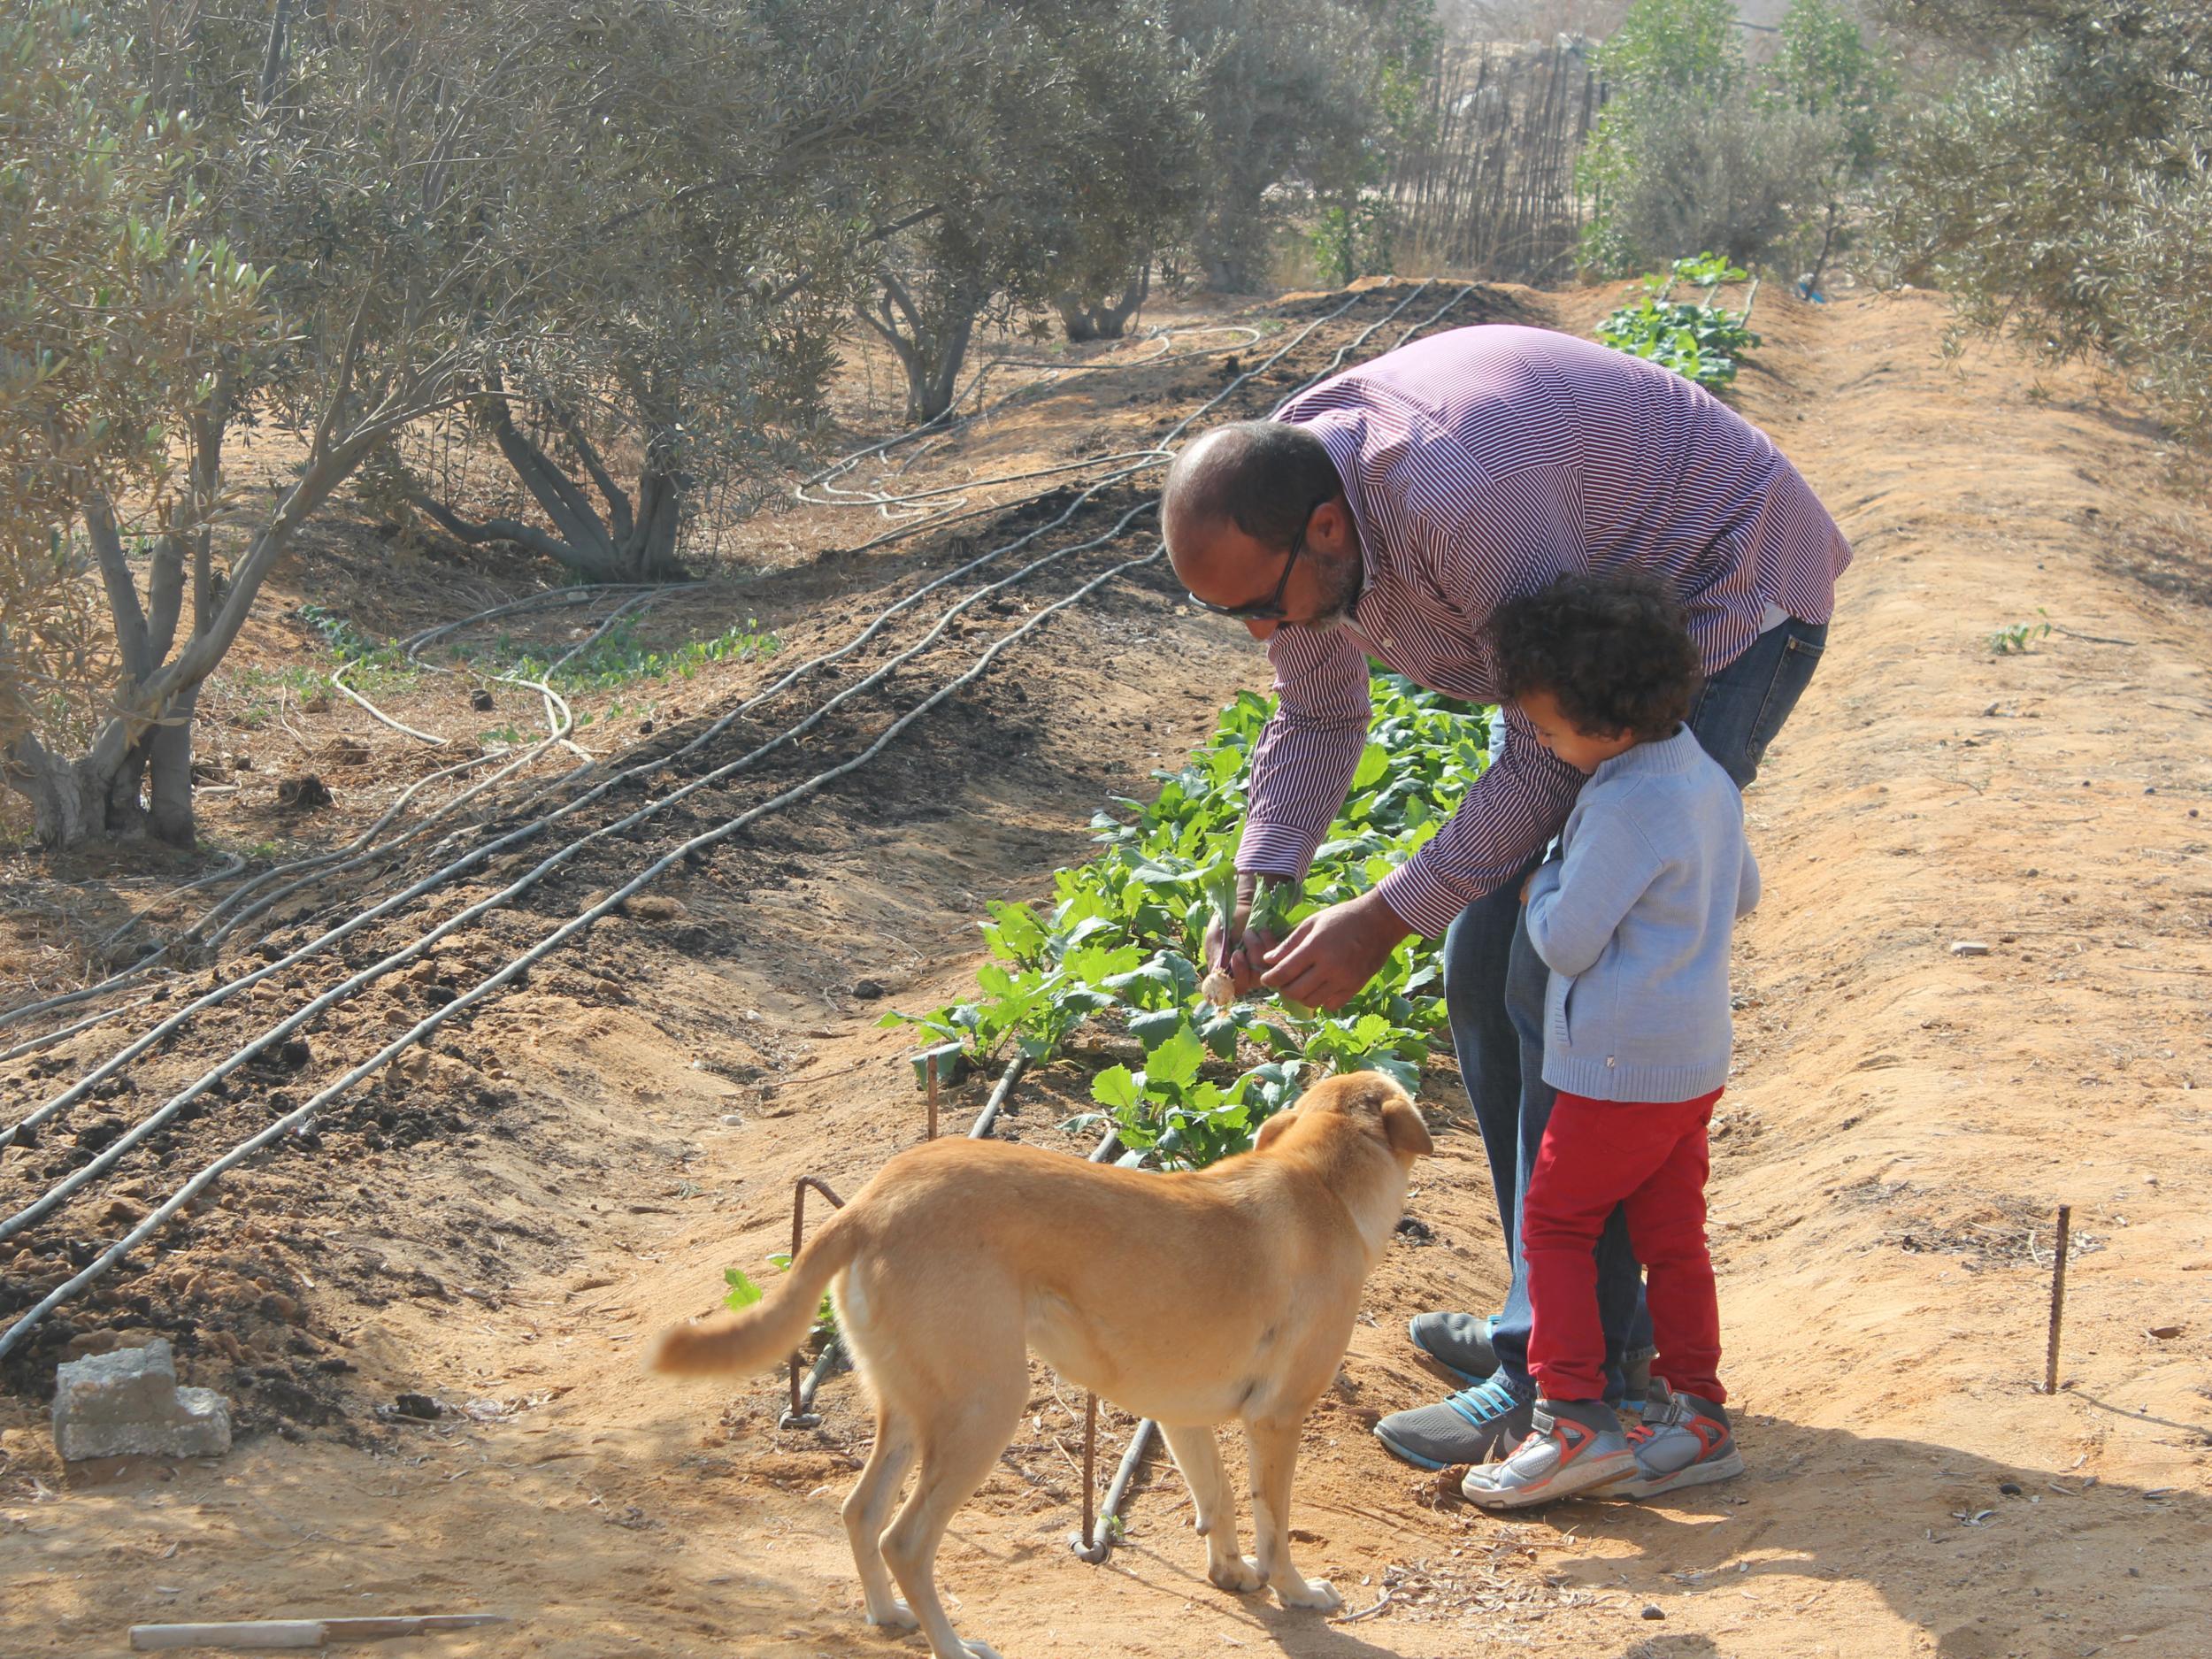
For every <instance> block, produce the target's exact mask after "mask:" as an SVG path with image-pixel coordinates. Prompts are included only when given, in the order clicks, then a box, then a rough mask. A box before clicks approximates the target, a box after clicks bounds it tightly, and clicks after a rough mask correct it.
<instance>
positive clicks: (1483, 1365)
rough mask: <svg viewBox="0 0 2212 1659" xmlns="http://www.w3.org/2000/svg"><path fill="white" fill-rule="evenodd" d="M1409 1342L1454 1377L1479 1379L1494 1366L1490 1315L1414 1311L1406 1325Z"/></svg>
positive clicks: (1494, 1358)
mask: <svg viewBox="0 0 2212 1659" xmlns="http://www.w3.org/2000/svg"><path fill="white" fill-rule="evenodd" d="M1406 1334H1407V1335H1408V1336H1409V1337H1411V1338H1412V1339H1413V1346H1414V1347H1416V1348H1419V1349H1420V1350H1421V1351H1422V1352H1423V1353H1424V1354H1426V1355H1427V1356H1429V1357H1430V1358H1431V1359H1432V1360H1434V1361H1435V1362H1436V1363H1438V1364H1440V1365H1441V1366H1442V1367H1443V1368H1444V1369H1445V1370H1446V1371H1450V1372H1451V1373H1452V1374H1453V1375H1454V1376H1455V1377H1463V1378H1464V1379H1466V1380H1467V1381H1469V1382H1471V1383H1479V1382H1480V1381H1481V1380H1482V1379H1484V1378H1486V1377H1487V1376H1489V1375H1490V1374H1491V1373H1492V1372H1494V1371H1496V1370H1497V1369H1498V1356H1497V1353H1496V1350H1494V1348H1491V1346H1490V1319H1489V1317H1487V1316H1486V1315H1484V1316H1478V1315H1475V1314H1471V1313H1417V1314H1415V1315H1414V1316H1413V1318H1412V1320H1411V1322H1410V1323H1409V1324H1408V1325H1407V1326H1406Z"/></svg>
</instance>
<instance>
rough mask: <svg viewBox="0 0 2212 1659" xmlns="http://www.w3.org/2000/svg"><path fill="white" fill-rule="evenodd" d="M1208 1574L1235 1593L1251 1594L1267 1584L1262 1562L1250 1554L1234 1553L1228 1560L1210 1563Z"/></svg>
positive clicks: (1215, 1581) (1218, 1584)
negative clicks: (1262, 1570) (1261, 1566)
mask: <svg viewBox="0 0 2212 1659" xmlns="http://www.w3.org/2000/svg"><path fill="white" fill-rule="evenodd" d="M1206 1576H1207V1577H1208V1578H1211V1579H1212V1580H1213V1581H1214V1583H1215V1584H1217V1586H1220V1587H1221V1588H1222V1589H1224V1590H1226V1591H1228V1592H1229V1593H1230V1594H1233V1595H1249V1594H1252V1592H1253V1591H1255V1590H1258V1589H1263V1588H1265V1587H1266V1585H1267V1578H1266V1576H1265V1575H1264V1574H1263V1573H1262V1572H1261V1571H1260V1563H1258V1562H1256V1561H1255V1560H1253V1559H1252V1557H1251V1556H1249V1555H1233V1556H1231V1557H1230V1558H1229V1559H1228V1560H1226V1561H1222V1562H1213V1563H1209V1564H1208V1565H1207V1568H1206Z"/></svg>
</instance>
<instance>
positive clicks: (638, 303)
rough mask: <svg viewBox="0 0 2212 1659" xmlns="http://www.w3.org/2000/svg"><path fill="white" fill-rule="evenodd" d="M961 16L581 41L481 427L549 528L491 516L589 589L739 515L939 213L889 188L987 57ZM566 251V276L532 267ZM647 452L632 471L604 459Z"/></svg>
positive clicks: (434, 502) (425, 497)
mask: <svg viewBox="0 0 2212 1659" xmlns="http://www.w3.org/2000/svg"><path fill="white" fill-rule="evenodd" d="M980 18H981V13H980V12H977V11H973V10H971V11H969V12H962V11H961V10H960V9H959V8H957V7H955V6H930V5H926V4H917V3H908V4H889V5H886V4H860V3H859V0H845V3H844V4H816V5H811V6H808V7H804V8H794V7H789V6H784V5H779V4H767V3H766V0H662V3H657V4H640V5H634V6H633V7H630V8H628V9H627V10H626V12H624V13H623V14H622V16H621V20H620V21H621V26H620V27H619V28H617V27H612V26H611V24H609V23H606V22H603V21H602V20H600V19H597V18H593V19H590V20H589V21H588V23H580V25H579V28H578V32H577V34H576V35H575V36H574V40H573V43H574V45H575V47H576V49H577V50H579V51H580V52H581V53H584V54H587V55H588V58H589V59H590V61H591V62H592V65H593V73H592V74H591V77H590V84H589V86H588V95H587V96H583V97H581V98H580V100H579V101H578V103H577V104H576V105H575V107H574V109H573V111H572V116H571V119H569V121H568V122H567V123H566V124H565V128H564V130H563V131H562V133H561V134H560V135H559V137H558V139H557V142H556V143H555V144H554V145H553V147H552V148H550V149H549V150H545V151H542V152H541V153H539V154H537V155H536V156H534V157H526V158H523V159H522V160H521V164H520V165H518V168H517V170H516V172H517V188H518V196H519V197H520V198H521V199H522V200H523V201H525V202H526V206H523V207H520V208H519V209H517V210H514V211H510V212H509V213H508V214H507V215H506V216H505V217H504V219H503V221H502V231H503V234H504V235H505V236H506V237H507V238H508V239H509V240H510V241H511V242H513V243H514V244H515V247H516V257H513V258H511V259H510V260H507V261H505V262H503V264H502V265H501V266H500V271H501V273H503V276H504V277H505V278H506V279H507V280H510V281H511V282H514V283H516V284H518V285H519V286H520V288H522V289H523V290H524V291H523V292H522V293H521V294H520V295H519V296H518V299H519V301H520V303H521V304H522V306H523V307H524V308H525V309H526V310H527V311H528V312H529V313H530V315H531V316H532V317H533V319H534V323H533V326H531V327H530V328H529V329H527V330H525V331H522V332H520V333H518V334H516V335H515V336H514V337H513V338H512V339H511V340H510V341H507V342H502V348H501V349H500V350H499V352H498V353H497V354H496V356H495V357H488V360H487V364H486V366H485V374H484V380H483V385H482V389H481V392H480V396H477V397H476V398H474V399H473V400H472V402H471V403H470V408H469V415H470V418H471V419H472V421H473V422H474V423H475V424H476V425H477V426H478V428H479V429H480V431H481V432H483V433H485V434H488V436H489V437H490V438H491V440H492V441H493V442H494V443H495V445H496V447H497V449H498V450H499V452H500V454H501V455H502V456H503V457H504V458H505V460H506V461H507V462H508V464H509V465H510V467H511V470H512V472H513V475H514V477H515V479H516V480H517V481H518V483H519V484H520V485H521V486H522V488H524V490H525V491H526V493H527V495H528V496H529V497H530V499H531V501H532V502H533V503H534V505H535V506H536V507H537V508H538V510H539V511H540V512H541V514H542V521H539V520H537V519H515V518H501V519H494V520H489V521H484V522H476V521H472V520H471V519H469V518H466V517H465V516H464V514H463V511H461V508H460V505H459V504H458V503H447V502H442V501H439V500H438V499H436V498H435V496H434V495H433V494H432V493H431V492H430V491H429V490H428V489H427V488H424V487H423V486H422V485H421V484H420V483H419V482H417V481H414V480H408V482H407V485H406V488H407V493H408V494H409V495H410V496H411V499H412V500H413V502H414V503H415V504H416V505H417V506H418V507H419V508H420V509H421V510H422V511H424V512H426V514H427V515H428V516H430V517H431V518H433V519H434V521H435V522H437V523H438V524H440V525H441V526H443V527H444V528H445V529H446V530H448V531H449V532H450V533H451V534H455V535H457V536H459V537H461V538H462V539H464V540H465V541H488V540H492V539H495V538H496V539H504V540H509V541H515V542H517V543H518V544H520V545H522V546H524V547H526V548H529V549H532V550H534V551H536V552H540V553H542V554H544V555H546V556H547V557H550V558H553V559H556V560H557V561H558V562H560V563H561V564H563V565H566V566H567V567H568V568H569V569H570V570H572V571H573V572H576V573H577V574H579V575H581V576H583V577H585V578H587V579H588V580H602V581H605V580H661V579H664V578H667V577H671V576H675V575H678V574H680V573H681V570H680V564H679V561H678V557H677V537H678V533H679V530H680V526H681V523H682V520H683V517H684V515H685V513H686V512H687V511H689V509H690V504H691V503H692V502H693V500H694V499H695V497H696V495H698V494H699V493H700V492H701V491H702V490H703V488H707V487H709V486H712V487H717V488H721V489H723V490H724V491H728V490H731V489H735V490H736V491H737V492H738V493H739V498H740V499H741V500H742V499H743V498H744V497H745V496H746V495H748V494H749V493H757V492H758V491H761V490H764V489H765V488H767V486H768V480H770V479H771V477H772V475H773V473H774V471H775V469H776V467H777V466H778V465H780V463H782V462H783V461H785V460H787V458H788V450H789V440H790V438H791V437H792V436H793V435H794V434H796V433H799V432H801V431H803V430H804V429H805V428H806V427H807V426H809V425H810V423H811V422H812V421H813V420H815V419H817V418H818V413H819V410H820V407H821V403H822V398H823V393H824V389H825V385H826V380H827V377H828V375H829V373H830V372H831V371H832V370H833V367H834V366H835V363H836V356H835V340H836V335H837V334H838V332H839V331H840V330H841V327H842V326H843V324H844V320H845V318H846V316H847V315H848V314H849V306H850V304H851V303H852V301H853V299H854V297H855V296H856V294H857V292H858V290H859V284H860V282H861V280H862V279H863V278H864V275H865V274H866V273H869V272H870V271H871V270H872V263H873V261H874V260H875V259H876V258H877V257H878V255H879V250H880V249H881V247H882V246H883V244H884V243H885V242H887V241H888V240H890V239H891V238H893V237H895V236H896V235H898V234H900V233H901V232H902V231H903V230H904V229H905V228H906V227H908V226H909V225H910V224H913V223H916V222H918V221H920V220H923V219H927V218H929V217H931V216H932V215H933V213H934V212H935V211H937V210H936V208H935V206H934V204H926V203H925V204H918V205H917V204H912V203H910V202H907V201H903V200H901V199H898V198H897V197H896V196H895V191H896V189H897V188H898V187H899V186H900V185H902V184H903V183H904V182H906V180H905V177H904V174H905V173H907V172H910V170H911V169H910V166H909V165H908V164H909V163H910V160H911V158H912V157H914V156H915V155H917V154H918V153H919V148H920V146H921V144H922V142H923V141H924V138H925V136H926V134H928V132H929V130H930V127H931V125H932V122H933V119H934V117H935V113H936V111H938V110H939V109H940V108H941V106H942V105H943V104H945V103H946V101H947V100H949V99H952V98H954V97H956V96H958V92H959V88H961V86H962V85H963V84H964V83H965V82H966V81H968V80H969V78H971V77H972V75H973V74H975V73H977V71H978V70H979V68H980V67H981V66H982V63H983V60H984V58H985V57H986V54H987V50H988V48H989V45H990V42H991V35H990V31H989V30H987V28H984V27H981V25H980ZM533 246H534V247H536V248H538V249H541V250H559V257H558V258H557V261H548V260H546V259H544V258H542V257H541V258H540V259H538V260H536V261H531V260H529V259H527V258H526V257H523V250H525V249H526V248H528V247H533ZM618 446H620V447H621V448H624V449H627V450H629V451H630V452H631V453H633V454H634V456H635V457H637V459H636V463H635V470H634V482H625V481H622V480H618V479H617V478H616V476H615V471H616V469H615V467H614V466H613V465H611V462H610V461H609V460H608V459H607V458H605V457H608V456H610V455H611V454H613V453H615V452H616V449H617V448H618Z"/></svg>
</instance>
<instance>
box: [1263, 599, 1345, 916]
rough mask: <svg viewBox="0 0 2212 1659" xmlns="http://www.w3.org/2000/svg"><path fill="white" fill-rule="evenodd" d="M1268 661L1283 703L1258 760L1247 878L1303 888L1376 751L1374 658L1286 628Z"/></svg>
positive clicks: (1335, 640) (1326, 635)
mask: <svg viewBox="0 0 2212 1659" xmlns="http://www.w3.org/2000/svg"><path fill="white" fill-rule="evenodd" d="M1267 657H1268V661H1269V662H1271V663H1272V664H1274V667H1275V695H1276V696H1277V697H1278V698H1279V699H1280V703H1279V706H1278V707H1277V709H1276V710H1275V713H1274V715H1273V716H1272V718H1270V719H1269V721H1268V723H1267V729H1266V730H1265V731H1263V732H1262V733H1260V741H1259V744H1258V746H1257V747H1256V749H1254V750H1253V751H1252V777H1251V783H1250V786H1249V793H1250V803H1249V807H1248V811H1247V813H1246V816H1245V820H1244V837H1243V839H1242V840H1241V841H1240V842H1239V843H1238V845H1237V868H1238V869H1239V870H1248V871H1256V872H1261V873H1263V874H1267V875H1279V876H1295V877H1298V878H1300V879H1303V878H1304V876H1305V873H1306V866H1307V865H1308V864H1310V863H1312V861H1313V854H1314V849H1316V848H1317V847H1318V846H1320V845H1321V842H1322V839H1323V838H1324V837H1325V836H1326V835H1327V834H1328V833H1329V826H1330V824H1331V823H1332V822H1333V821H1334V819H1335V818H1336V815H1337V811H1338V810H1339V809H1340V808H1341V807H1342V806H1343V804H1344V796H1345V794H1346V792H1347V791H1348V790H1349V789H1350V788H1351V787H1352V774H1353V773H1354V772H1356V771H1357V770H1358V769H1359V757H1360V753H1361V751H1362V750H1363V749H1365V748H1366V747H1367V718H1368V714H1369V711H1370V709H1371V704H1370V703H1369V701H1368V695H1367V654H1366V652H1364V651H1363V650H1362V649H1360V647H1359V645H1358V643H1357V642H1356V641H1355V640H1354V638H1353V636H1352V635H1351V634H1349V633H1348V632H1347V631H1346V630H1345V629H1342V628H1332V629H1328V630H1325V631H1324V632H1322V633H1318V634H1317V633H1315V632H1314V631H1313V630H1312V629H1311V628H1302V627H1281V628H1278V629H1276V630H1275V634H1274V636H1273V637H1272V638H1271V640H1269V641H1268V645H1267Z"/></svg>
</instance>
